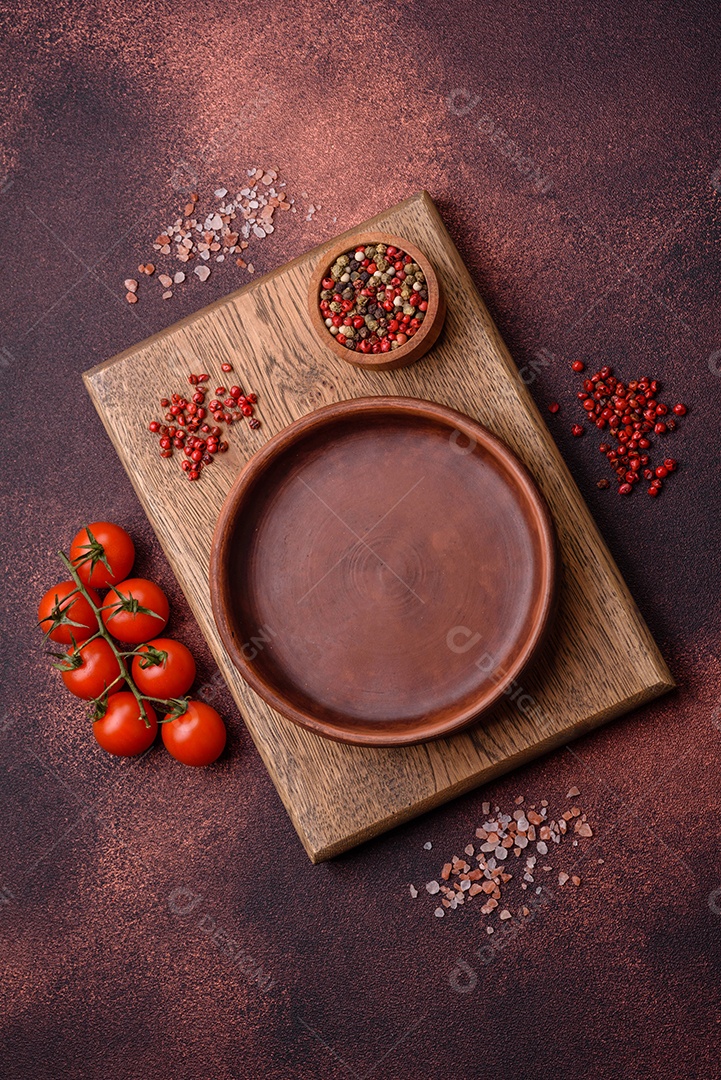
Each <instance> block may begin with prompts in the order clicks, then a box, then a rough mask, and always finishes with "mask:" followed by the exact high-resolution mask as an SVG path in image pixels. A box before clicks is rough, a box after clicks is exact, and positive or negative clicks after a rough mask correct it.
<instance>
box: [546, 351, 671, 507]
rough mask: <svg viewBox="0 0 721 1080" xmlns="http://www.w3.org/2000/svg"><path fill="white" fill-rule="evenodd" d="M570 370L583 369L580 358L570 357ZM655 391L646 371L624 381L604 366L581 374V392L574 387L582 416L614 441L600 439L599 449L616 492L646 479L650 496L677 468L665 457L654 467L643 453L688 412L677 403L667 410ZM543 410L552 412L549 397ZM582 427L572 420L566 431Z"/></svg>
mask: <svg viewBox="0 0 721 1080" xmlns="http://www.w3.org/2000/svg"><path fill="white" fill-rule="evenodd" d="M571 368H572V370H573V371H575V372H578V373H579V374H580V373H582V372H583V371H584V370H585V364H584V363H583V361H582V360H574V361H573V363H572V364H571ZM660 389H661V384H660V383H659V382H658V381H657V380H656V379H651V378H650V377H649V376H648V375H644V376H643V377H642V378H641V379H637V380H632V381H631V382H628V383H624V382H622V381H621V380H620V379H617V378H616V377H615V376H614V374H613V370H612V368H610V367H605V366H604V367H602V368H600V369H599V370H598V371H597V372H595V374H593V375H591V377H590V378H585V379H584V380H583V390H579V391H578V394H577V397H578V400H579V402H580V405H581V407H582V409H583V410H584V412H585V414H586V418H587V420H588V421H589V422H591V423H593V424H595V426H596V427H597V428H598V429H599V430H600V431H603V430H604V429H606V428H607V429H608V433H609V437H611V438H614V439H615V440H616V445H614V444H612V443H610V442H602V443H601V445H600V446H599V450H600V452H601V453H602V454H605V456H606V458H607V460H608V462H609V464H610V465H611V468H612V469H613V471H614V473H615V474H616V478H617V480H618V492H619V494H620V495H630V494H631V492H632V491H633V489H634V486H635V485H636V484H638V483H639V482H640V481H641V480H642V479H643V480H647V481H650V484H649V487H648V489H647V490H648V494H649V495H650V496H651V498H655V497H656V496H657V495H659V494H660V492H661V489H662V488H663V482H664V480H666V478H667V477H668V476H670V474H671V473H672V472H675V471H676V468H677V466H678V462H677V461H676V459H675V458H670V457H666V458H664V459H663V461H662V463H661V464H659V465H656V466H654V465H653V464H652V462H651V455H650V453H649V451H650V450H651V449H652V447H653V442H652V440H651V438H650V436H652V435H658V436H663V435H666V434H667V433H668V432H670V431H675V429H676V423H677V418H678V417H681V416H685V415H686V413H687V412H688V409H687V407H686V406H685V405H683V404H682V403H679V404H677V405H674V406H673V407H672V408H670V407H669V406H668V405H666V404H664V403H663V402H661V401H658V394H659V391H660ZM548 408H549V410H550V412H552V413H556V412H558V408H559V406H558V404H557V402H555V401H554V402H552V403H551V404H550V405H549V406H548ZM584 431H585V428H584V427H583V425H582V424H574V425H573V427H572V428H571V434H572V435H574V436H576V437H579V436H581V435H583V433H584ZM597 486H598V487H599V488H601V489H604V488H608V487H609V486H610V485H609V483H608V481H607V480H605V479H602V480H599V481H598V483H597Z"/></svg>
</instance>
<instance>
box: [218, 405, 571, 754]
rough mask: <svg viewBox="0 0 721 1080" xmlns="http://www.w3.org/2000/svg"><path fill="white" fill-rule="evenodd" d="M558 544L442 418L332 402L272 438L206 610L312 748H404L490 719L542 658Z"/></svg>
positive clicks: (221, 530) (505, 452)
mask: <svg viewBox="0 0 721 1080" xmlns="http://www.w3.org/2000/svg"><path fill="white" fill-rule="evenodd" d="M555 564H556V557H555V538H554V533H553V527H552V524H551V519H550V516H549V513H548V510H547V509H546V505H545V503H544V502H543V500H542V498H541V496H540V495H539V493H538V491H537V489H536V487H535V485H534V483H533V481H532V480H531V478H530V476H529V475H528V473H527V472H526V469H525V468H524V467H523V465H522V464H521V463H520V462H519V461H518V459H517V458H516V457H515V456H514V454H513V453H512V452H511V451H510V450H509V449H508V447H506V446H505V445H504V444H503V443H502V442H500V440H498V439H497V438H495V436H493V435H491V434H490V432H488V431H486V429H485V428H483V427H481V426H480V425H479V424H477V423H476V422H475V421H473V420H471V419H469V418H468V417H466V416H463V415H461V414H460V413H457V412H455V411H454V410H452V409H447V408H445V407H444V406H442V405H436V404H434V403H432V402H429V401H417V400H414V399H412V398H395V397H373V398H360V399H358V400H355V401H343V402H340V403H338V404H336V405H328V406H326V407H325V408H322V409H319V410H318V411H317V412H314V413H311V414H310V415H309V416H306V417H303V419H302V420H298V421H297V422H296V423H294V424H291V425H290V427H288V428H286V429H285V430H284V431H281V432H280V433H279V434H278V435H276V436H275V437H274V438H272V439H270V440H269V441H268V442H267V443H266V445H265V446H264V447H263V449H262V450H260V451H259V452H258V453H257V454H255V456H254V457H253V458H251V460H250V461H249V462H248V464H247V465H246V467H245V468H244V469H243V471H242V473H241V474H240V476H239V478H238V480H237V481H236V483H235V485H234V487H233V488H232V490H231V492H230V494H229V495H228V498H227V500H226V502H225V505H224V506H223V509H222V511H221V514H220V518H219V520H218V524H217V527H216V531H215V537H214V541H213V551H212V556H211V569H210V585H211V594H212V600H213V611H214V614H215V619H216V622H217V624H218V629H219V631H220V634H221V637H222V639H223V643H224V645H225V647H226V649H227V651H228V653H229V655H230V656H231V658H232V660H233V662H234V663H235V665H236V667H237V668H238V670H239V671H240V673H241V675H242V676H243V677H244V679H245V680H246V681H247V682H248V683H249V684H250V686H251V687H253V689H254V690H256V691H257V692H258V694H260V696H261V697H262V698H264V699H265V700H266V701H267V702H268V704H269V705H271V706H272V707H273V708H274V709H277V711H278V712H280V713H282V714H283V715H284V716H287V717H288V718H289V719H290V720H294V721H295V722H296V723H298V724H301V725H302V726H303V727H306V728H309V729H310V730H311V731H315V732H317V733H318V734H319V735H324V736H327V737H328V738H331V739H338V740H341V741H343V742H351V743H359V744H366V745H371V746H397V745H400V744H403V743H414V742H420V741H423V740H426V739H434V738H438V737H439V736H442V735H448V734H449V733H450V732H452V731H456V730H457V729H458V728H461V727H463V726H464V725H465V724H468V723H470V722H471V721H472V720H474V719H475V718H477V717H479V716H480V715H481V714H482V713H483V712H484V710H486V709H488V708H489V707H490V706H491V705H492V704H493V703H494V702H495V701H496V700H497V699H498V698H499V697H500V696H501V695H502V694H503V692H504V690H505V689H507V687H508V686H509V684H510V683H511V681H512V680H514V679H517V678H518V676H519V674H520V672H521V671H522V669H523V668H524V667H525V666H526V664H527V663H528V661H529V660H530V658H531V656H532V655H533V653H534V651H535V650H536V649H537V647H538V645H539V643H540V642H541V639H542V637H543V634H544V632H545V630H546V628H547V626H548V623H549V617H550V613H551V610H552V607H553V596H554V581H555V570H556V565H555Z"/></svg>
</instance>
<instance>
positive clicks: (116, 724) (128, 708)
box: [93, 690, 158, 757]
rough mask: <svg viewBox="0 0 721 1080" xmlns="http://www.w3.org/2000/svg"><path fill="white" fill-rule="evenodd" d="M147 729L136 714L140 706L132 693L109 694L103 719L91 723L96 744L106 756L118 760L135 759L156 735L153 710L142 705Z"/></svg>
mask: <svg viewBox="0 0 721 1080" xmlns="http://www.w3.org/2000/svg"><path fill="white" fill-rule="evenodd" d="M145 711H146V713H147V714H148V720H149V721H150V727H146V726H145V721H144V720H143V718H142V716H141V715H140V706H139V705H138V702H137V700H136V698H135V695H134V694H131V693H130V691H129V690H123V691H121V692H120V693H119V694H111V695H110V697H109V698H108V708H107V712H106V713H105V716H103V717H102V719H100V720H96V721H95V723H94V724H93V734H94V735H95V739H96V741H97V742H98V743H99V745H100V746H102V748H103V750H107V752H108V753H109V754H116V755H117V756H118V757H135V756H136V755H137V754H142V753H144V752H145V751H146V750H147V749H148V747H149V746H152V744H153V741H154V739H155V736H156V735H157V733H158V718H157V717H156V715H155V712H154V710H153V709H152V708H151V707H150V705H148V703H147V701H146V702H145Z"/></svg>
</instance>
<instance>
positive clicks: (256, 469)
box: [209, 395, 558, 747]
mask: <svg viewBox="0 0 721 1080" xmlns="http://www.w3.org/2000/svg"><path fill="white" fill-rule="evenodd" d="M393 413H401V414H403V415H411V416H418V417H420V418H424V419H430V420H435V421H437V422H441V423H442V424H444V425H446V426H451V425H452V426H453V427H454V428H455V429H456V430H458V431H459V432H460V433H461V434H463V435H466V436H467V437H468V438H470V439H472V440H475V441H477V442H479V443H481V444H482V445H484V446H485V447H486V448H488V449H490V450H491V452H492V453H494V455H495V456H496V457H497V458H498V459H500V460H501V461H502V463H503V464H504V466H505V467H506V469H507V470H509V471H510V472H511V473H512V474H514V475H515V478H516V480H517V481H519V482H520V485H521V486H522V487H523V488H524V489H525V493H526V496H527V500H528V503H529V505H530V506H531V507H532V508H533V510H534V523H535V525H536V527H537V531H538V534H539V535H540V539H541V543H540V552H541V556H540V565H541V569H542V586H541V598H540V606H539V608H538V611H537V615H536V618H535V620H534V623H533V625H532V628H531V630H530V631H529V633H528V635H527V637H526V640H525V643H524V646H523V648H522V649H520V650H519V652H518V655H517V656H516V658H515V660H514V662H513V664H511V665H510V667H509V668H508V669H507V670H506V671H505V672H504V675H503V677H502V678H501V679H499V680H498V681H497V682H496V683H494V684H492V686H490V687H488V688H487V690H486V691H485V693H484V694H483V695H481V696H480V697H479V699H478V700H479V701H480V705H478V704H474V703H472V704H471V705H470V706H466V708H464V709H459V710H458V712H457V713H454V714H453V715H452V716H450V717H447V718H446V719H445V720H442V721H436V722H435V723H433V722H431V721H430V720H429V721H428V722H426V723H424V725H423V728H422V730H420V728H419V727H418V726H416V727H415V728H414V731H413V734H411V735H409V734H404V733H403V732H399V733H384V734H381V735H379V734H374V733H372V732H362V731H358V730H355V731H352V730H351V729H350V728H348V729H347V730H344V729H343V728H339V727H337V726H334V725H331V724H329V723H326V721H324V720H320V719H318V718H317V717H315V716H313V715H312V714H311V713H309V712H307V711H306V710H304V709H299V708H298V707H297V706H296V705H294V704H293V703H292V702H290V701H288V700H287V699H286V698H285V697H284V696H283V695H282V694H279V693H278V692H277V691H276V690H275V688H274V686H273V684H272V683H271V682H269V681H268V680H267V679H265V678H264V677H263V676H262V675H261V674H260V673H259V672H258V670H257V669H256V668H254V667H253V665H252V661H249V660H248V659H247V658H246V656H245V655H244V653H243V645H241V646H240V647H239V646H238V642H237V639H236V635H235V633H234V630H233V626H232V620H231V617H230V614H229V613H230V611H231V610H232V605H231V598H230V582H229V575H228V573H227V564H228V559H229V554H230V541H231V536H232V534H233V528H234V525H235V521H236V518H237V515H238V511H239V508H240V506H241V504H242V502H243V500H244V498H245V496H246V494H247V492H248V490H249V489H250V487H251V486H252V484H253V483H254V482H255V480H256V478H257V477H258V476H259V475H260V474H261V473H262V472H264V471H265V470H266V469H267V468H269V467H270V465H271V464H272V463H273V462H274V461H275V460H276V459H277V458H278V457H279V456H280V455H281V454H283V453H285V451H286V450H287V449H288V448H289V447H291V446H292V445H293V444H294V443H297V442H299V441H301V440H302V439H303V438H304V437H305V436H306V434H308V433H309V432H310V431H313V430H314V429H316V430H317V429H318V428H319V427H324V426H328V425H330V424H332V423H334V422H336V421H337V420H338V419H342V418H343V417H345V416H353V415H356V414H375V415H378V414H380V415H383V414H387V415H389V414H393ZM209 584H210V598H211V604H212V609H213V617H214V619H215V624H216V626H217V628H218V633H219V634H220V638H221V640H222V642H223V647H224V648H225V650H226V652H227V654H228V657H229V658H230V660H231V662H232V663H233V666H234V667H235V668H236V670H237V671H238V672H239V673H240V675H241V676H242V678H243V679H244V681H245V682H246V683H247V684H248V686H250V688H251V689H252V690H254V691H255V692H256V693H257V694H258V695H259V696H260V697H261V698H262V699H263V700H264V701H265V702H266V704H267V705H269V706H270V707H271V708H272V709H274V710H275V711H276V712H278V713H280V715H281V716H283V717H285V718H286V719H288V720H291V721H292V722H293V723H295V724H297V725H299V726H300V727H302V728H305V729H306V730H308V731H311V732H313V733H314V734H316V735H320V736H322V737H324V738H328V739H332V740H333V741H335V742H342V743H349V744H351V745H355V746H376V747H382V746H411V745H414V744H418V743H423V742H427V741H430V740H433V739H439V738H444V737H446V736H449V735H452V734H454V733H455V732H457V731H460V730H462V729H463V728H465V727H468V726H470V725H471V724H473V723H477V722H480V721H481V720H482V718H483V715H484V714H485V713H487V712H488V711H489V710H490V709H491V708H493V706H494V705H495V704H496V703H497V702H498V701H499V700H500V699H501V698H502V697H503V695H504V694H505V692H506V690H507V689H508V687H509V686H510V685H511V684H512V683H513V682H514V681H515V680H516V679H517V678H518V676H519V675H520V674H521V672H522V671H523V670H525V668H526V667H527V666H528V665H529V663H530V662H531V660H532V659H533V658H534V657H535V656H536V655H537V654H538V652H539V651H540V649H541V647H542V645H543V643H544V641H545V639H546V637H547V634H548V631H549V629H550V626H551V622H552V616H553V613H554V609H555V606H556V599H557V588H558V542H557V537H556V530H555V526H554V522H553V518H552V517H551V513H550V510H549V509H548V505H547V503H546V501H545V499H544V497H543V495H542V494H541V492H540V490H539V488H538V485H537V484H536V481H535V480H534V478H533V476H532V475H531V473H530V471H529V470H528V468H527V467H526V466H525V465H524V464H523V462H522V461H521V460H520V459H519V458H518V457H517V455H516V454H515V453H514V451H513V450H512V449H511V448H510V447H509V446H508V445H507V444H506V443H504V442H503V440H502V439H500V438H499V437H498V436H497V435H495V434H494V433H493V432H491V431H489V429H488V428H486V427H484V426H483V425H482V424H481V423H480V422H479V421H477V420H474V419H473V418H472V417H470V416H467V415H466V414H464V413H461V412H459V411H458V410H456V409H452V408H450V407H449V406H447V405H441V404H439V403H438V402H435V401H427V400H425V399H423V398H412V397H395V396H390V395H378V396H366V397H361V398H350V399H346V400H343V401H337V402H332V403H331V404H329V405H323V406H321V407H320V408H318V409H315V410H314V411H312V412H310V413H307V414H306V415H305V416H302V417H300V418H299V419H298V420H294V421H292V422H291V423H290V424H288V425H287V426H286V427H284V428H282V429H281V431H279V432H277V434H275V435H273V436H271V438H270V439H268V441H267V442H266V443H265V444H264V445H263V446H262V447H261V448H260V449H259V450H257V451H256V452H255V453H254V454H253V455H252V456H251V457H250V458H249V459H248V461H247V462H246V463H245V465H244V466H243V468H242V469H241V471H240V473H239V474H238V476H237V477H236V479H235V480H234V482H233V485H232V486H231V488H230V490H229V492H228V494H227V496H226V498H225V500H224V502H223V505H222V507H221V510H220V513H219V515H218V519H217V522H216V525H215V530H214V532H213V540H212V544H211V551H210V568H209ZM430 716H431V717H432V716H433V714H430Z"/></svg>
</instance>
